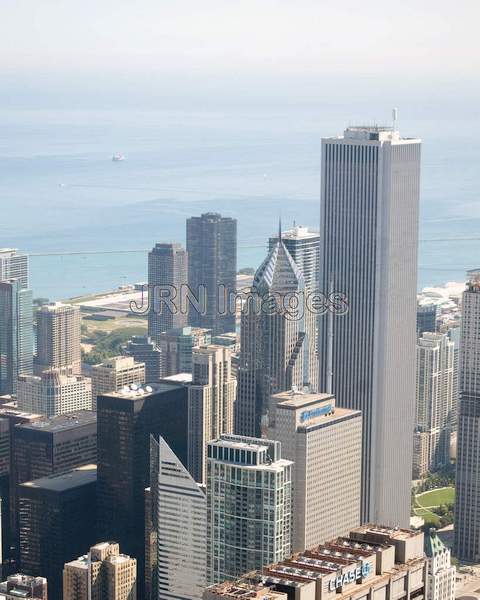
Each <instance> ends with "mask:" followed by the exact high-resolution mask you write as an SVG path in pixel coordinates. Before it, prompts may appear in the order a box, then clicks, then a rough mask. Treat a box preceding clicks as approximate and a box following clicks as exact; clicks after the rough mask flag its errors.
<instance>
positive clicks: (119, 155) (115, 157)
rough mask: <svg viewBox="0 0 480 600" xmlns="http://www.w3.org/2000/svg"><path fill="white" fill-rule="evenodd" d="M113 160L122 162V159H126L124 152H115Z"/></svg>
mask: <svg viewBox="0 0 480 600" xmlns="http://www.w3.org/2000/svg"><path fill="white" fill-rule="evenodd" d="M112 160H113V162H120V161H121V160H125V156H124V155H123V154H114V155H113V156H112Z"/></svg>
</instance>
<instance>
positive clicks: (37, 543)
mask: <svg viewBox="0 0 480 600" xmlns="http://www.w3.org/2000/svg"><path fill="white" fill-rule="evenodd" d="M96 481H97V468H96V466H95V465H86V466H84V467H80V468H78V469H75V470H74V471H69V472H68V473H64V474H63V475H53V476H50V477H42V478H41V479H36V480H34V481H28V482H25V483H22V484H21V485H19V486H18V496H19V531H20V566H21V569H22V571H24V572H25V573H29V574H31V575H35V576H38V575H39V574H40V573H43V576H45V577H46V578H47V581H48V598H49V600H62V571H63V565H64V564H65V563H66V562H68V561H70V560H73V559H74V558H75V556H78V555H79V554H80V553H81V548H88V547H89V546H90V544H92V543H93V542H92V540H95V538H96V534H95V489H96Z"/></svg>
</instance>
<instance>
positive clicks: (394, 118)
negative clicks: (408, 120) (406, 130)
mask: <svg viewBox="0 0 480 600" xmlns="http://www.w3.org/2000/svg"><path fill="white" fill-rule="evenodd" d="M397 120H398V108H392V121H393V131H396V130H397Z"/></svg>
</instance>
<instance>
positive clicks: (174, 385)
mask: <svg viewBox="0 0 480 600" xmlns="http://www.w3.org/2000/svg"><path fill="white" fill-rule="evenodd" d="M181 387H183V386H182V384H181V383H179V382H178V381H177V382H176V381H168V382H165V380H163V381H161V382H155V383H145V384H141V385H140V384H136V383H132V384H130V385H125V386H123V388H121V389H120V390H117V391H115V392H108V393H106V394H101V396H103V397H105V398H123V399H125V400H137V399H139V398H148V397H149V396H154V395H155V394H165V393H167V392H171V391H172V390H176V389H179V388H181Z"/></svg>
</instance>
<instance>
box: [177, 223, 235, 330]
mask: <svg viewBox="0 0 480 600" xmlns="http://www.w3.org/2000/svg"><path fill="white" fill-rule="evenodd" d="M187 252H188V267H189V268H188V285H189V288H190V290H191V292H192V293H193V294H194V295H195V296H196V297H197V296H198V297H200V296H201V294H202V290H204V291H205V300H206V303H205V304H206V306H205V309H204V310H197V309H196V308H195V307H190V314H189V323H190V325H193V326H195V327H203V328H206V329H211V330H212V333H213V334H214V335H216V334H218V333H224V332H225V331H235V308H234V307H233V306H231V303H230V302H229V298H230V297H231V296H233V295H234V294H235V290H236V276H237V221H236V219H231V218H229V217H222V216H221V215H219V214H218V213H205V214H203V215H201V216H200V217H191V218H190V219H187Z"/></svg>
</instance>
